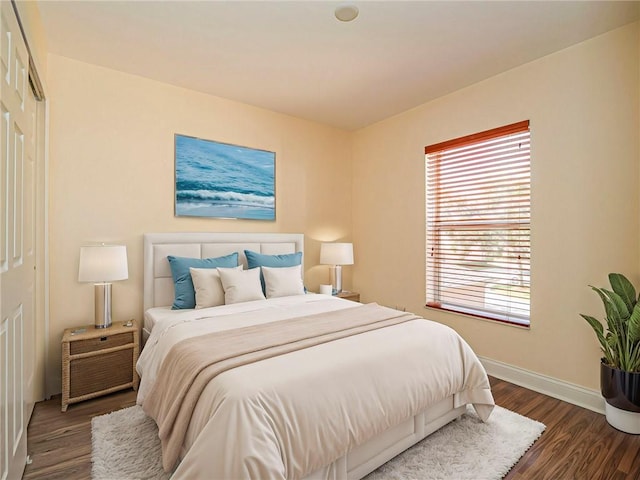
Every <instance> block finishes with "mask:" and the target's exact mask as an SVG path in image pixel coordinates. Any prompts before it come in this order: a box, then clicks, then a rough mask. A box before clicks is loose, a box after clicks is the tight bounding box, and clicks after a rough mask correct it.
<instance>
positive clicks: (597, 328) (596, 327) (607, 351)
mask: <svg viewBox="0 0 640 480" xmlns="http://www.w3.org/2000/svg"><path fill="white" fill-rule="evenodd" d="M580 316H581V317H582V318H584V319H585V320H586V321H587V323H588V324H589V325H591V328H593V331H594V332H596V337H597V338H598V341H599V342H600V346H601V347H602V352H603V353H604V356H605V358H606V359H607V362H608V363H610V364H612V365H615V364H614V358H613V353H612V351H611V350H612V347H611V346H610V345H609V343H608V341H607V339H606V338H605V336H604V327H603V326H602V323H600V321H599V320H598V319H597V318H594V317H591V316H589V315H584V314H582V313H581V314H580Z"/></svg>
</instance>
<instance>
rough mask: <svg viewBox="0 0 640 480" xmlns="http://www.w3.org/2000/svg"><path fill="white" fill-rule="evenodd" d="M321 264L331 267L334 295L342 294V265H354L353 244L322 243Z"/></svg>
mask: <svg viewBox="0 0 640 480" xmlns="http://www.w3.org/2000/svg"><path fill="white" fill-rule="evenodd" d="M320 263H321V264H323V265H331V266H332V267H331V286H332V287H333V294H334V295H337V294H338V293H340V292H342V265H353V243H337V242H336V243H322V244H321V245H320Z"/></svg>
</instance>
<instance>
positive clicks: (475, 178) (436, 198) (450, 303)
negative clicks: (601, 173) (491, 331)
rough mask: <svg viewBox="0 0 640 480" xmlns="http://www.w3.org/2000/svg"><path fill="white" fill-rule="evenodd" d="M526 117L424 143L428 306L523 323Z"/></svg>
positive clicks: (527, 190) (527, 194) (525, 293)
mask: <svg viewBox="0 0 640 480" xmlns="http://www.w3.org/2000/svg"><path fill="white" fill-rule="evenodd" d="M529 152H530V142H529V121H528V120H526V121H524V122H519V123H515V124H513V125H507V126H504V127H500V128H495V129H493V130H488V131H486V132H481V133H477V134H474V135H469V136H466V137H462V138H458V139H455V140H450V141H447V142H443V143H439V144H436V145H431V146H428V147H425V155H426V184H427V218H426V227H427V232H426V248H427V251H426V253H427V263H426V276H427V284H426V300H427V306H428V307H434V308H440V309H444V310H451V311H454V312H459V313H465V314H470V315H475V316H477V317H483V318H490V319H494V320H499V321H503V322H507V323H515V324H518V325H527V326H528V325H529V298H530V284H531V276H530V268H529V266H530V251H531V248H530V231H531V225H530V218H531V216H530V205H531V175H530V163H531V162H530V154H529Z"/></svg>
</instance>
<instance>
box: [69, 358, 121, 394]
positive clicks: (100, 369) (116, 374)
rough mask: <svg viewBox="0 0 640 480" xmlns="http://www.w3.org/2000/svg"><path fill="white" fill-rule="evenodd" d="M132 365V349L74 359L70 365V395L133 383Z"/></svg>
mask: <svg viewBox="0 0 640 480" xmlns="http://www.w3.org/2000/svg"><path fill="white" fill-rule="evenodd" d="M131 365H133V350H132V349H127V350H119V351H117V352H111V353H105V354H103V355H96V356H93V357H85V358H78V359H76V360H73V361H72V362H71V364H70V365H69V374H70V375H71V378H72V379H73V381H72V382H71V384H70V386H69V397H71V398H75V397H82V396H83V395H88V394H90V393H94V392H98V391H100V390H109V389H111V388H114V387H117V386H119V385H125V384H128V383H133V371H132V369H131Z"/></svg>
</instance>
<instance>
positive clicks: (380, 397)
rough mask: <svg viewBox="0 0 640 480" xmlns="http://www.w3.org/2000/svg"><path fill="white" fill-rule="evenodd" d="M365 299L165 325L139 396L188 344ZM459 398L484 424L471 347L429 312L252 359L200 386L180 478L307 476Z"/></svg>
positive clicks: (230, 312)
mask: <svg viewBox="0 0 640 480" xmlns="http://www.w3.org/2000/svg"><path fill="white" fill-rule="evenodd" d="M357 305H358V304H356V303H353V302H349V301H346V300H341V299H338V298H334V297H329V296H324V295H304V296H297V297H286V298H280V299H271V300H265V301H258V302H248V303H243V304H236V305H227V306H223V307H216V308H212V309H203V310H195V311H187V312H185V313H184V314H183V315H179V316H177V317H176V318H168V319H165V320H162V321H160V322H158V323H157V324H156V325H155V327H154V329H153V331H152V333H151V336H150V337H149V340H148V341H147V343H146V345H145V348H144V350H143V352H142V354H141V356H140V359H139V361H138V366H137V369H138V373H139V374H140V376H141V383H140V388H139V392H138V403H139V404H142V403H143V401H144V398H145V395H146V394H147V393H148V392H149V391H150V389H151V387H152V385H153V382H154V381H155V379H156V377H157V372H158V369H159V368H160V367H161V365H162V361H163V360H164V358H165V356H166V355H167V353H168V351H169V350H170V349H171V347H172V345H174V344H175V343H176V342H178V341H180V340H183V339H186V338H190V337H192V336H195V335H201V334H204V333H209V332H213V331H220V330H226V329H230V328H237V327H242V326H247V325H252V324H256V323H265V322H270V321H276V320H283V319H287V318H295V317H297V316H304V315H310V314H314V313H321V312H323V311H331V310H338V309H343V308H351V307H354V306H357ZM452 395H453V396H454V404H455V406H456V407H457V406H460V405H464V404H467V403H472V404H474V406H475V407H476V411H477V412H478V414H479V416H480V417H481V418H482V419H483V420H484V419H486V418H488V416H489V414H490V413H491V410H492V408H493V397H492V395H491V391H490V387H489V382H488V379H487V376H486V373H485V371H484V368H483V367H482V365H481V364H480V362H479V361H478V359H477V357H476V356H475V354H474V353H473V351H472V350H471V348H470V347H469V346H468V345H467V344H466V342H465V341H464V340H463V339H462V338H461V337H460V336H459V335H457V334H456V333H455V332H454V331H453V330H452V329H450V328H449V327H446V326H444V325H442V324H439V323H435V322H431V321H427V320H424V319H420V320H413V321H410V322H407V323H403V324H400V325H396V326H393V327H388V328H383V329H380V330H374V331H370V332H366V333H364V334H360V335H356V336H353V337H347V338H342V339H340V340H337V341H333V342H330V343H326V344H321V345H317V346H314V347H312V348H307V349H304V350H300V351H296V352H292V353H288V354H286V355H281V356H277V357H274V358H270V359H267V360H263V361H260V362H256V363H253V364H249V365H244V366H242V367H238V368H235V369H233V370H229V371H227V372H224V373H222V374H220V375H218V376H217V377H216V378H215V379H214V380H213V381H211V382H210V383H209V385H208V386H207V387H206V389H205V390H204V392H203V393H202V396H201V397H200V400H199V401H198V404H197V406H196V408H195V411H194V414H193V417H192V420H191V423H190V427H189V430H188V431H187V435H186V438H185V443H184V446H183V452H182V457H183V459H182V462H181V463H180V464H179V466H178V467H177V469H176V471H175V473H174V478H203V479H204V478H207V479H239V478H260V479H263V478H264V479H267V478H269V479H271V478H273V479H285V478H286V479H289V478H296V479H297V478H303V477H305V476H307V475H309V474H311V473H313V472H316V471H318V470H320V469H322V468H323V467H324V466H326V465H328V464H330V463H332V462H333V461H335V460H336V459H338V458H340V457H342V456H344V455H345V454H346V453H347V452H348V451H349V450H350V449H352V448H353V447H354V446H356V445H359V444H361V443H363V442H365V441H366V440H368V439H369V438H371V437H373V436H375V435H377V434H379V433H380V432H382V431H384V430H386V429H388V428H390V427H391V426H394V425H396V424H398V423H400V422H402V421H404V420H406V419H408V418H410V417H411V416H413V415H415V414H417V413H419V412H421V411H423V410H424V409H426V408H427V407H429V406H430V405H432V404H435V403H437V402H438V401H440V400H442V399H443V398H447V397H449V396H452ZM333 474H335V472H332V471H331V469H326V472H323V475H321V476H324V477H326V478H329V477H331V476H332V475H333Z"/></svg>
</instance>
